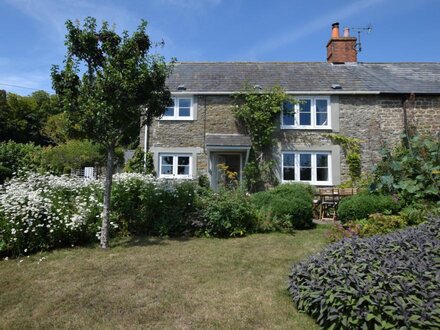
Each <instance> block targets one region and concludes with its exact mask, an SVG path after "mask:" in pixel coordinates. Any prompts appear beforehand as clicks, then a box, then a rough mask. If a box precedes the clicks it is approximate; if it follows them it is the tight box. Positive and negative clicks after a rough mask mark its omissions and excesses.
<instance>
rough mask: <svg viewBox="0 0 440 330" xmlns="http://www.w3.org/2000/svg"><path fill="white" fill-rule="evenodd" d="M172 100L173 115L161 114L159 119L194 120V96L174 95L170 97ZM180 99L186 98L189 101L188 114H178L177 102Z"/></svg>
mask: <svg viewBox="0 0 440 330" xmlns="http://www.w3.org/2000/svg"><path fill="white" fill-rule="evenodd" d="M172 99H173V102H174V115H173V116H165V114H163V116H162V117H161V120H194V97H193V96H192V95H188V96H174V97H172ZM182 99H188V100H190V102H191V105H190V108H189V116H186V117H185V116H179V103H180V100H182Z"/></svg>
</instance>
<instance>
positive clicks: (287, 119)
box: [283, 102, 295, 125]
mask: <svg viewBox="0 0 440 330" xmlns="http://www.w3.org/2000/svg"><path fill="white" fill-rule="evenodd" d="M283 125H295V109H294V105H293V104H292V103H290V102H284V103H283Z"/></svg>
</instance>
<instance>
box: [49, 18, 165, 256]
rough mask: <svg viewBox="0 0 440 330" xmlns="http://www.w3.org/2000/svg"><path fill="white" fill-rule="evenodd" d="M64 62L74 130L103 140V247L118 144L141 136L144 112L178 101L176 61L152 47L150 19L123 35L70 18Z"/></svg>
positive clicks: (63, 85) (65, 100)
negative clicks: (172, 86)
mask: <svg viewBox="0 0 440 330" xmlns="http://www.w3.org/2000/svg"><path fill="white" fill-rule="evenodd" d="M66 27H67V35H66V41H65V44H66V46H67V54H66V58H65V61H64V68H63V69H61V70H60V68H59V67H58V66H53V67H52V82H53V87H54V89H55V91H56V92H57V94H58V96H59V99H60V103H61V106H62V108H63V109H64V110H65V111H66V114H67V120H68V122H69V128H70V129H71V133H72V134H74V135H77V136H80V137H82V138H87V139H90V140H91V141H95V142H98V143H101V144H102V145H103V146H104V147H105V150H106V154H107V165H106V172H107V173H106V177H105V189H104V210H103V221H102V228H101V247H102V248H107V247H108V226H109V216H110V198H111V187H112V175H113V166H114V158H115V156H114V155H115V148H116V147H117V146H121V145H126V144H128V143H129V142H131V141H133V139H136V138H137V136H138V134H139V128H140V125H141V124H143V123H141V116H142V118H148V117H150V115H161V114H162V113H163V112H164V111H165V107H166V106H168V105H170V104H171V103H172V100H171V94H170V92H169V91H168V89H167V88H166V86H165V79H166V77H167V76H168V74H169V72H170V69H171V66H170V65H167V64H166V63H165V61H164V59H163V57H161V56H159V55H151V54H150V53H149V51H150V49H151V47H152V44H151V42H150V38H149V37H148V35H147V33H146V27H147V22H146V21H142V23H141V24H140V25H139V27H138V29H137V31H135V32H134V33H133V34H132V35H129V33H128V32H127V31H124V32H123V33H122V35H121V36H119V35H118V34H117V33H116V32H115V31H114V30H113V29H110V28H109V25H108V23H107V22H104V23H103V24H102V27H101V28H100V29H99V30H98V29H97V25H96V20H95V19H94V18H91V17H88V18H86V19H85V21H84V23H83V25H82V27H81V26H80V23H79V22H77V23H76V24H74V23H73V22H72V21H70V20H68V21H67V22H66Z"/></svg>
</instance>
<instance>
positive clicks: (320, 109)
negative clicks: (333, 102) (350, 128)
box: [316, 100, 328, 126]
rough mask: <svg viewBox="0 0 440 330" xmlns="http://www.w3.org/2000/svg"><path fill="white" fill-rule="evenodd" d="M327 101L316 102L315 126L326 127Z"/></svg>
mask: <svg viewBox="0 0 440 330" xmlns="http://www.w3.org/2000/svg"><path fill="white" fill-rule="evenodd" d="M327 104H328V103H327V100H316V125H317V126H327V125H328V121H327V120H328V114H327Z"/></svg>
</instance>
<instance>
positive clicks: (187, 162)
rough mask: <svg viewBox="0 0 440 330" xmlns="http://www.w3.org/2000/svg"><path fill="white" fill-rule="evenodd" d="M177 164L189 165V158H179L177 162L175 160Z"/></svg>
mask: <svg viewBox="0 0 440 330" xmlns="http://www.w3.org/2000/svg"><path fill="white" fill-rule="evenodd" d="M177 164H179V165H189V157H188V156H184V157H179V158H178V160H177Z"/></svg>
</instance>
